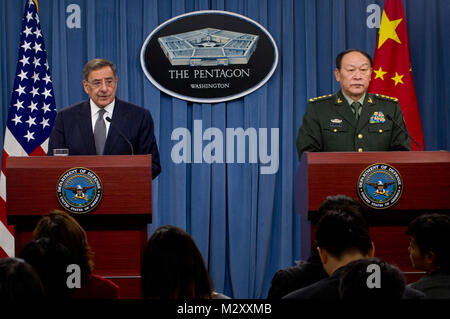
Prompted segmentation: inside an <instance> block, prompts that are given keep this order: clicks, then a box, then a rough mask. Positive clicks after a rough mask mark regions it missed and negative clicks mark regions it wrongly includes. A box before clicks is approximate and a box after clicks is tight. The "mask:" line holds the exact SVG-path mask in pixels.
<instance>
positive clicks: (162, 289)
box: [141, 225, 213, 299]
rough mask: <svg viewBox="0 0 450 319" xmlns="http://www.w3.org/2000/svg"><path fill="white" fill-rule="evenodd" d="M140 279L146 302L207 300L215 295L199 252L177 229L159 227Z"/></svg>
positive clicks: (143, 265) (144, 260)
mask: <svg viewBox="0 0 450 319" xmlns="http://www.w3.org/2000/svg"><path fill="white" fill-rule="evenodd" d="M141 275H142V296H143V298H144V299H149V298H152V299H204V298H211V295H212V292H213V289H212V282H211V279H210V277H209V274H208V270H207V269H206V266H205V262H204V260H203V256H202V254H201V252H200V250H199V249H198V247H197V245H196V244H195V242H194V240H193V239H192V238H191V236H190V235H189V234H188V233H186V232H185V231H184V230H182V229H181V228H178V227H175V226H170V225H165V226H160V227H159V228H158V229H157V230H156V231H155V232H154V233H153V235H152V236H151V237H150V239H149V240H148V242H147V246H146V248H145V252H144V256H143V260H142V267H141Z"/></svg>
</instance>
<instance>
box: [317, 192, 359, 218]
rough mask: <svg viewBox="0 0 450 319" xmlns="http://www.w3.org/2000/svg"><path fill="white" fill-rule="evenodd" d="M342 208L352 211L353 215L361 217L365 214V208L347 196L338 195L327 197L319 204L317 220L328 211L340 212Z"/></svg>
mask: <svg viewBox="0 0 450 319" xmlns="http://www.w3.org/2000/svg"><path fill="white" fill-rule="evenodd" d="M343 207H345V208H346V209H347V210H350V211H352V212H353V213H354V214H358V215H361V216H363V217H364V215H365V213H366V210H365V207H364V206H363V205H362V204H361V203H360V202H358V201H356V200H355V199H353V198H351V197H349V196H347V195H343V194H338V195H332V196H328V197H327V198H326V199H325V200H324V201H323V202H322V204H320V206H319V209H318V215H319V218H320V217H322V216H323V215H325V213H326V212H328V211H330V210H340V209H341V208H343Z"/></svg>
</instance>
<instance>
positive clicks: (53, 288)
mask: <svg viewBox="0 0 450 319" xmlns="http://www.w3.org/2000/svg"><path fill="white" fill-rule="evenodd" d="M20 257H21V258H22V259H24V260H25V261H26V262H27V263H29V264H30V265H31V266H33V268H34V269H35V270H36V271H37V273H38V274H39V277H40V278H41V281H42V284H43V285H44V289H45V295H46V296H47V297H48V298H52V299H70V298H71V297H72V294H73V293H74V290H73V289H70V288H68V286H67V282H66V280H67V276H68V274H67V266H69V265H70V264H72V258H71V254H70V251H69V249H67V248H66V247H65V246H64V245H62V244H61V243H59V242H57V241H54V240H51V239H49V238H45V237H43V238H40V239H38V240H33V241H30V242H29V243H28V244H26V245H25V246H24V247H23V249H22V251H21V253H20Z"/></svg>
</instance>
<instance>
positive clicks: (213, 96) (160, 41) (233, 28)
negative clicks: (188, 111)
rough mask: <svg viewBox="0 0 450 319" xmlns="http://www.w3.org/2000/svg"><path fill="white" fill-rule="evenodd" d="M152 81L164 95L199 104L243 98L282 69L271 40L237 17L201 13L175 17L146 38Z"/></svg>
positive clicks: (146, 66) (145, 61)
mask: <svg viewBox="0 0 450 319" xmlns="http://www.w3.org/2000/svg"><path fill="white" fill-rule="evenodd" d="M140 60H141V67H142V70H143V72H144V74H145V76H146V77H147V79H148V80H149V81H150V82H151V83H152V84H153V85H154V86H155V87H156V88H158V89H159V90H161V91H162V92H164V93H166V94H168V95H171V96H173V97H175V98H178V99H182V100H185V101H189V102H195V103H220V102H226V101H230V100H233V99H237V98H241V97H243V96H246V95H247V94H250V93H252V92H254V91H256V90H257V89H259V88H260V87H261V86H263V85H264V84H265V83H266V82H267V81H268V80H269V79H270V78H271V76H272V74H273V73H274V72H275V69H276V68H277V65H278V48H277V45H276V42H275V40H274V38H273V37H272V35H271V34H270V33H269V32H268V31H267V30H266V29H265V28H264V27H263V26H262V25H260V24H259V23H258V22H256V21H254V20H252V19H250V18H248V17H246V16H243V15H239V14H237V13H233V12H228V11H221V10H201V11H194V12H189V13H186V14H182V15H179V16H176V17H173V18H171V19H169V20H167V21H165V22H163V23H162V24H161V25H159V26H158V27H156V28H155V29H154V30H153V31H152V32H151V33H150V34H149V35H148V36H147V38H146V39H145V41H144V43H143V45H142V48H141V54H140Z"/></svg>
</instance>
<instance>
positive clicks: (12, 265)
mask: <svg viewBox="0 0 450 319" xmlns="http://www.w3.org/2000/svg"><path fill="white" fill-rule="evenodd" d="M44 297H45V291H44V287H43V285H42V282H41V279H40V278H39V275H38V274H37V272H36V271H35V270H34V268H33V267H32V266H31V265H29V264H28V263H26V262H25V261H24V260H23V259H20V258H0V300H1V301H3V302H5V301H24V300H28V301H30V300H33V301H34V300H39V299H42V298H44Z"/></svg>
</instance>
